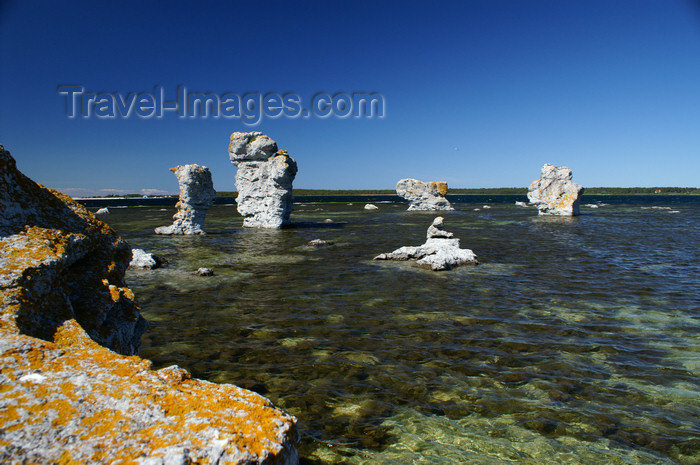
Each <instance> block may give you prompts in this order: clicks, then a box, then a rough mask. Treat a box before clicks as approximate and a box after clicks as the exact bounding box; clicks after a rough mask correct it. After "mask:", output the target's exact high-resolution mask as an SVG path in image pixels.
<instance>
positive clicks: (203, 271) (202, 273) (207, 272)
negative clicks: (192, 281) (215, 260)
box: [192, 268, 214, 276]
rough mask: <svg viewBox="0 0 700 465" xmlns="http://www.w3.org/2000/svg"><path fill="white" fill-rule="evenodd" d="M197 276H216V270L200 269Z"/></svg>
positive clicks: (196, 273) (195, 273)
mask: <svg viewBox="0 0 700 465" xmlns="http://www.w3.org/2000/svg"><path fill="white" fill-rule="evenodd" d="M192 274H194V275H195V276H214V270H212V269H211V268H198V269H197V271H195V272H194V273H192Z"/></svg>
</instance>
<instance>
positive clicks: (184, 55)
mask: <svg viewBox="0 0 700 465" xmlns="http://www.w3.org/2000/svg"><path fill="white" fill-rule="evenodd" d="M0 5H1V6H0V60H1V61H0V70H1V71H0V102H1V104H0V143H2V144H4V145H5V147H6V148H7V149H9V150H10V151H11V152H12V154H13V155H14V156H15V158H16V159H17V162H18V165H19V167H20V169H21V170H23V171H24V172H25V173H26V174H27V175H29V176H30V177H32V178H33V179H35V180H37V181H38V182H41V183H43V184H45V185H47V186H50V187H55V188H59V189H62V190H65V191H66V192H67V193H71V194H78V193H88V192H91V191H98V190H100V189H116V191H115V192H118V191H128V192H140V191H141V190H142V189H156V190H163V191H168V192H176V191H177V182H176V179H175V177H174V176H173V175H172V173H170V172H169V171H168V168H169V167H171V166H175V165H177V164H184V163H199V164H203V165H207V166H209V167H210V168H211V170H212V173H213V176H214V184H215V188H216V189H217V190H221V191H223V190H232V189H233V186H234V181H233V180H234V174H235V168H234V167H233V165H231V164H230V162H229V161H228V153H227V145H228V137H229V135H230V133H231V132H233V131H241V130H243V131H245V130H258V131H262V132H264V133H266V134H268V135H270V137H272V138H273V139H275V140H276V141H277V142H278V145H279V147H280V148H281V149H286V150H288V151H289V153H290V155H292V156H293V157H294V158H296V160H297V162H298V164H299V174H298V176H297V179H296V181H295V183H294V184H295V187H298V188H338V189H346V188H393V187H394V185H395V183H396V181H397V180H398V179H400V178H404V177H415V178H419V179H423V180H446V181H447V182H448V183H449V185H450V186H451V187H499V186H526V185H527V184H528V183H529V182H530V181H531V180H532V179H534V178H535V177H537V176H538V174H539V169H540V167H541V165H542V164H543V163H545V162H549V163H553V164H558V165H566V166H568V167H570V168H571V169H572V170H573V171H574V180H575V181H577V182H579V183H580V184H583V185H584V186H656V185H662V186H693V187H694V186H698V185H700V182H699V180H700V6H699V5H698V2H692V1H683V0H630V1H625V0H615V1H611V0H601V1H597V0H585V1H566V0H547V1H545V0H516V1H505V0H504V1H500V0H483V1H455V2H435V1H431V2H428V1H422V2H411V1H408V2H390V1H376V0H374V1H346V2H328V1H313V2H298V3H297V2H283V1H278V2H270V1H246V2H208V1H199V2H178V1H175V2H154V1H126V2H123V1H119V2H117V1H84V2H83V1H66V2H29V1H9V2H7V1H5V2H2V3H0ZM60 84H80V85H83V86H85V88H86V89H87V90H91V91H96V92H97V91H105V92H120V93H122V94H127V93H128V92H141V91H151V90H152V89H153V87H154V86H155V85H162V86H164V89H165V91H166V93H168V94H173V95H174V94H175V91H176V86H177V85H185V86H187V87H188V88H189V89H190V90H197V91H210V92H214V93H217V94H221V93H224V92H236V93H239V94H242V93H245V92H249V91H259V92H263V93H264V92H272V91H276V92H296V93H298V94H300V95H301V96H302V97H303V98H304V99H310V98H311V96H312V95H313V94H315V93H316V92H330V93H334V92H338V91H345V92H355V91H374V92H380V93H381V94H382V95H384V97H385V99H386V100H385V101H386V115H385V117H384V118H383V119H377V118H374V119H352V118H351V119H336V118H329V119H319V118H307V119H304V118H300V119H289V118H279V119H274V120H273V119H263V121H262V123H261V124H260V125H258V126H257V127H249V126H245V125H243V124H242V123H241V122H240V121H239V120H237V119H178V118H177V117H176V116H175V115H170V116H167V115H166V116H165V117H164V118H163V119H140V118H136V117H131V118H128V119H112V120H105V119H96V118H92V119H83V118H76V119H72V120H71V119H68V118H67V117H66V115H65V105H66V99H65V97H63V96H61V95H59V94H58V92H57V86H58V85H60ZM304 103H306V102H304ZM81 189H82V190H81ZM102 192H103V193H104V192H106V191H102Z"/></svg>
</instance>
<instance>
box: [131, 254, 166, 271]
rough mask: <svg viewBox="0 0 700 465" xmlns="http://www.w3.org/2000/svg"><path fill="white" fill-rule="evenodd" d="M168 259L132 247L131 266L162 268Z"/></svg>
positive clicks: (149, 268) (148, 268)
mask: <svg viewBox="0 0 700 465" xmlns="http://www.w3.org/2000/svg"><path fill="white" fill-rule="evenodd" d="M164 263H166V260H165V259H163V258H161V257H158V256H157V255H153V254H151V253H148V252H146V251H145V250H143V249H131V262H130V263H129V268H144V269H147V270H155V269H156V268H160V267H161V266H162V265H163V264H164Z"/></svg>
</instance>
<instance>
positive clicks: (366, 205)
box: [364, 203, 379, 210]
mask: <svg viewBox="0 0 700 465" xmlns="http://www.w3.org/2000/svg"><path fill="white" fill-rule="evenodd" d="M364 209H365V210H379V207H378V206H376V205H375V204H373V203H368V204H365V207H364Z"/></svg>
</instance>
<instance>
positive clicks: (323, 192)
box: [74, 187, 700, 200]
mask: <svg viewBox="0 0 700 465" xmlns="http://www.w3.org/2000/svg"><path fill="white" fill-rule="evenodd" d="M657 191H660V192H657ZM237 195H238V192H236V191H221V192H217V194H216V196H217V197H236V196H237ZM341 195H396V191H395V190H391V189H357V190H353V189H338V190H330V189H294V197H311V196H328V197H331V196H341ZM447 195H527V187H485V188H469V189H449V190H448V192H447ZM584 195H662V196H663V195H700V188H696V187H587V188H586V190H585V192H584ZM171 197H172V198H177V194H173V195H157V196H143V195H141V194H128V195H108V196H91V197H74V198H75V199H76V200H100V199H141V198H151V199H156V198H164V199H167V198H171Z"/></svg>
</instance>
